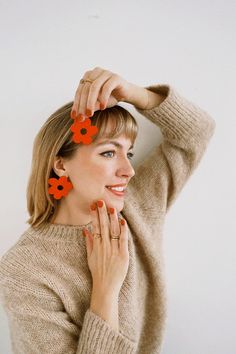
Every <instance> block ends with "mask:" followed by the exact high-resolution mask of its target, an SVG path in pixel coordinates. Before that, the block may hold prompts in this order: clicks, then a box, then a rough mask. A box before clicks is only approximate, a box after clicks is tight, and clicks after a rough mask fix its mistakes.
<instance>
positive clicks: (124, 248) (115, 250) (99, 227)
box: [86, 200, 129, 296]
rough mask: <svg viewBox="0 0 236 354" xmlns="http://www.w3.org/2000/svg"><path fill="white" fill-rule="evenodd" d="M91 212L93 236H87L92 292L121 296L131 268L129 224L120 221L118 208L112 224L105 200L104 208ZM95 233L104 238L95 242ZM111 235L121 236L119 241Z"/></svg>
mask: <svg viewBox="0 0 236 354" xmlns="http://www.w3.org/2000/svg"><path fill="white" fill-rule="evenodd" d="M114 209H115V208H114ZM90 212H91V215H92V227H93V233H92V234H91V233H90V232H89V231H87V233H86V234H87V236H86V248H87V260H88V266H89V269H90V271H91V274H92V278H93V289H95V290H96V291H98V292H100V294H104V295H105V294H112V295H117V296H118V295H119V292H120V289H121V286H122V284H123V282H124V279H125V277H126V274H127V271H128V266H129V250H128V228H127V223H126V220H125V219H124V220H125V225H122V224H121V223H120V222H119V219H118V215H117V212H116V209H115V212H114V214H109V215H110V221H109V217H108V214H107V207H106V204H105V202H104V200H103V206H102V207H101V208H99V207H98V206H97V208H96V210H91V209H90ZM94 233H99V234H101V238H96V239H94ZM111 234H112V235H119V234H120V239H111V238H110V235H111Z"/></svg>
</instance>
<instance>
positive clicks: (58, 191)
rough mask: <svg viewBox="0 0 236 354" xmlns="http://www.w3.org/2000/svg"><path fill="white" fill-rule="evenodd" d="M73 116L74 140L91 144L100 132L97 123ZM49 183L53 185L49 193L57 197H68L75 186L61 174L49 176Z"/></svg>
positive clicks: (71, 128) (72, 129)
mask: <svg viewBox="0 0 236 354" xmlns="http://www.w3.org/2000/svg"><path fill="white" fill-rule="evenodd" d="M71 118H72V119H73V120H74V123H73V124H72V125H71V127H70V130H71V131H72V132H73V133H74V134H73V136H72V140H73V141H74V142H75V143H77V144H79V143H83V144H86V145H88V144H91V142H92V136H93V135H96V134H97V133H98V128H97V127H96V126H95V125H91V120H90V119H89V118H87V119H85V120H84V121H83V122H79V120H78V119H77V118H76V117H75V116H74V115H71ZM48 183H49V184H50V185H51V187H49V188H48V193H49V194H52V195H53V196H54V198H55V199H61V198H62V197H66V196H67V194H68V193H69V191H70V190H71V189H72V188H73V185H72V183H71V182H70V181H69V180H68V178H67V177H66V176H61V177H60V178H59V179H56V178H49V180H48Z"/></svg>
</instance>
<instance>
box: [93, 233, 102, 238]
mask: <svg viewBox="0 0 236 354" xmlns="http://www.w3.org/2000/svg"><path fill="white" fill-rule="evenodd" d="M93 235H94V236H93V238H101V237H102V236H101V234H99V233H95V234H93ZM97 235H98V236H97Z"/></svg>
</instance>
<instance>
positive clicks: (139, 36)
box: [0, 0, 236, 354]
mask: <svg viewBox="0 0 236 354" xmlns="http://www.w3.org/2000/svg"><path fill="white" fill-rule="evenodd" d="M235 17H236V3H235V2H234V1H233V0H231V1H227V2H226V1H214V2H212V1H210V0H204V1H203V0H199V1H195V2H194V1H187V0H185V1H183V0H182V1H178V2H174V1H172V2H171V1H168V0H166V1H158V0H152V1H151V0H139V1H138V0H130V1H124V0H119V1H111V0H110V1H108V0H106V1H104V0H102V1H92V0H86V1H59V0H57V1H55V0H52V1H48V0H47V1H46V0H40V1H39V0H38V1H35V0H31V1H29V0H28V1H27V0H25V1H22V0H19V1H16V0H15V1H9V0H5V1H3V0H0V40H1V42H0V49H1V53H0V58H1V59H0V60H1V65H0V90H1V91H0V93H1V94H0V103H1V116H0V123H1V126H0V129H1V130H0V131H1V139H0V145H1V147H0V151H1V206H0V207H1V223H0V225H1V226H0V227H1V230H0V232H1V234H0V236H1V244H0V246H1V247H0V253H1V255H3V253H5V252H6V251H7V250H8V249H9V248H10V247H11V246H12V245H13V244H14V243H15V242H16V241H17V239H18V238H19V236H20V235H21V233H22V232H23V231H24V230H25V229H26V228H27V227H28V224H26V220H27V219H28V213H27V208H26V185H27V181H28V177H29V173H30V166H31V158H32V146H33V140H34V137H35V135H36V134H37V132H38V130H39V129H40V127H41V126H42V124H43V123H44V122H45V120H46V119H47V118H48V117H49V115H50V114H51V113H53V112H54V111H55V110H56V109H57V108H59V107H60V106H62V105H63V104H65V103H67V102H69V101H71V100H73V98H74V93H75V90H76V88H77V85H78V84H79V80H80V78H82V77H83V75H84V73H85V71H87V70H91V69H93V68H95V67H96V66H100V67H102V68H104V69H108V70H111V71H113V72H116V73H118V74H119V75H121V76H123V77H124V78H125V79H126V80H128V81H129V82H133V83H135V84H137V85H140V86H147V85H150V84H158V83H162V84H163V83H167V84H169V85H173V86H174V87H175V88H176V89H177V90H178V91H179V93H181V94H182V95H184V96H185V97H186V98H188V99H190V100H191V101H192V102H194V103H196V104H197V105H199V106H200V107H202V108H203V109H205V110H206V111H207V112H208V113H209V114H210V115H211V116H212V117H213V118H214V119H215V121H216V130H215V134H214V136H213V138H212V140H211V141H210V144H209V146H208V149H207V152H206V153H205V155H204V157H203V159H202V161H201V163H200V165H199V167H198V168H197V170H196V171H195V173H194V175H192V177H191V178H190V180H189V181H188V183H187V185H186V186H185V187H184V189H183V191H182V193H181V195H180V196H179V198H178V199H177V200H176V202H175V204H174V205H173V206H172V210H171V211H170V213H169V214H168V217H167V219H166V223H165V232H164V237H165V241H164V251H165V263H166V279H167V289H168V321H167V328H166V334H165V338H164V344H163V354H233V353H235V352H236V344H235V320H236V317H235V313H236V302H235V299H236V276H235V275H236V274H235V269H236V262H235V246H236V245H235V238H236V187H235V183H236V168H235V165H236V158H235V154H236V143H235V141H236V139H235V134H236V109H235V101H236V96H235V92H236V90H235V81H236V64H235V63H236V39H235V33H236V22H235ZM122 105H123V106H124V107H125V108H127V109H128V110H130V112H131V113H133V115H134V116H135V118H136V119H137V121H138V124H139V127H140V129H139V135H138V140H137V141H136V149H135V152H136V156H135V159H134V165H136V164H137V163H138V162H139V161H141V160H142V157H144V156H145V155H146V154H147V153H148V152H149V151H150V150H151V149H152V147H153V146H155V145H156V144H159V143H160V142H161V140H162V136H161V133H160V130H159V129H158V128H156V129H155V126H154V125H153V124H152V123H151V122H149V121H148V120H147V119H146V118H145V117H143V116H141V115H140V114H139V113H138V112H137V111H136V110H135V109H134V107H133V106H132V105H129V104H126V103H122ZM153 242H155V240H153ZM0 309H1V312H0V352H1V353H4V354H10V353H11V349H10V333H9V329H8V322H7V317H6V314H5V312H4V310H3V308H2V307H0ZM145 354H148V353H145Z"/></svg>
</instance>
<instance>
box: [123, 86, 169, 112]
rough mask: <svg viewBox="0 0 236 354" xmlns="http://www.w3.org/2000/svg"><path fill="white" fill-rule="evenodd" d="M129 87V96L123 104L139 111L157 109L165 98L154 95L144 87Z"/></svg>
mask: <svg viewBox="0 0 236 354" xmlns="http://www.w3.org/2000/svg"><path fill="white" fill-rule="evenodd" d="M129 85H130V87H129V92H130V94H129V96H128V98H127V99H126V100H125V102H127V103H130V104H132V105H134V106H135V107H137V108H139V109H152V108H154V107H157V106H159V105H160V104H161V103H162V102H163V101H164V99H165V98H166V96H165V95H161V94H158V93H155V92H153V91H150V90H148V89H147V88H145V87H140V86H137V85H135V84H131V83H130V84H129Z"/></svg>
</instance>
